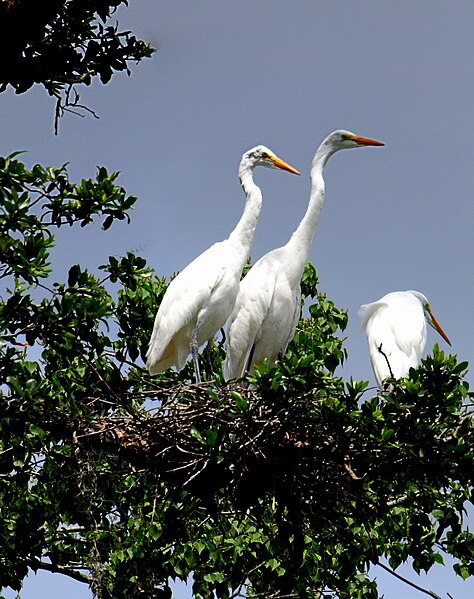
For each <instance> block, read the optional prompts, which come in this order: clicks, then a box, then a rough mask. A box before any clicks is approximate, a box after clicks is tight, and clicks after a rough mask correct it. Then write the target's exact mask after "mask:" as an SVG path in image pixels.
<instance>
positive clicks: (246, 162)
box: [240, 146, 300, 175]
mask: <svg viewBox="0 0 474 599" xmlns="http://www.w3.org/2000/svg"><path fill="white" fill-rule="evenodd" d="M240 165H241V169H242V168H244V169H250V170H253V169H254V168H255V167H256V166H265V167H266V168H278V169H282V170H284V171H288V172H289V173H294V174H295V175H299V174H300V173H299V172H298V171H297V170H296V169H295V168H293V167H292V166H290V165H289V164H288V163H286V162H285V161H284V160H282V159H281V158H278V156H276V154H274V153H273V152H272V151H271V150H269V149H268V148H267V147H265V146H255V148H252V149H251V150H248V151H247V152H245V154H244V155H243V156H242V161H241V163H240Z"/></svg>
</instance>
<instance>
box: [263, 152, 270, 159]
mask: <svg viewBox="0 0 474 599" xmlns="http://www.w3.org/2000/svg"><path fill="white" fill-rule="evenodd" d="M262 158H265V160H267V159H268V158H270V156H269V154H268V152H262Z"/></svg>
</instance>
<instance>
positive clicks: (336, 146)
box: [323, 129, 385, 152]
mask: <svg viewBox="0 0 474 599" xmlns="http://www.w3.org/2000/svg"><path fill="white" fill-rule="evenodd" d="M323 144H324V145H327V146H328V149H329V148H330V149H332V151H333V152H337V151H338V150H346V149H350V148H362V147H364V146H384V145H385V144H384V143H383V142H382V141H377V140H376V139H370V138H369V137H361V136H360V135H356V134H355V133H351V132H350V131H344V130H343V129H340V130H338V131H333V132H332V133H330V134H329V135H328V136H327V137H326V139H325V140H324V142H323Z"/></svg>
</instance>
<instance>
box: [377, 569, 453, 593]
mask: <svg viewBox="0 0 474 599" xmlns="http://www.w3.org/2000/svg"><path fill="white" fill-rule="evenodd" d="M377 566H380V568H382V569H383V570H385V571H386V572H388V573H389V574H391V575H392V576H395V578H398V579H399V580H401V581H402V582H404V583H406V584H408V585H409V586H411V587H413V588H414V589H416V590H417V591H420V592H421V593H425V595H429V596H430V597H433V598H434V599H442V597H440V596H439V595H437V594H436V593H434V592H433V591H430V590H428V589H424V588H423V587H420V586H418V585H417V584H415V583H414V582H411V580H408V578H404V577H403V576H401V575H400V574H398V573H397V572H395V570H392V568H389V567H388V566H386V565H385V564H381V563H378V564H377Z"/></svg>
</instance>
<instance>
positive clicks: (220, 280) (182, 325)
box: [147, 146, 299, 381]
mask: <svg viewBox="0 0 474 599" xmlns="http://www.w3.org/2000/svg"><path fill="white" fill-rule="evenodd" d="M257 166H265V167H268V168H278V169H283V170H287V171H289V172H291V173H296V174H299V173H298V171H297V170H296V169H294V168H293V167H292V166H290V165H289V164H287V163H286V162H284V161H283V160H281V159H280V158H278V157H277V156H276V155H275V154H274V153H273V152H272V151H271V150H269V149H268V148H266V147H265V146H256V147H255V148H252V149H251V150H248V151H247V152H245V154H244V155H243V156H242V160H241V162H240V167H239V178H240V182H241V185H242V188H243V190H244V192H245V194H246V196H247V200H246V203H245V208H244V212H243V214H242V217H241V218H240V220H239V222H238V223H237V226H236V227H235V229H234V230H233V231H232V233H231V234H230V236H229V237H228V238H227V239H225V240H224V241H220V242H218V243H215V244H214V245H213V246H211V247H210V248H209V249H207V250H206V251H205V252H204V253H202V254H201V255H200V256H198V257H197V258H195V260H193V261H192V262H191V263H190V264H189V265H188V266H186V268H185V269H184V270H182V271H181V272H180V273H179V274H178V275H177V276H176V277H175V278H174V279H173V280H172V281H171V283H170V284H169V286H168V289H167V290H166V293H165V295H164V297H163V301H162V302H161V305H160V307H159V309H158V313H157V315H156V318H155V324H154V327H153V333H152V335H151V340H150V344H149V347H148V352H147V367H148V370H149V372H150V374H158V373H160V372H163V371H164V370H166V369H167V368H170V367H171V366H176V368H177V369H178V370H181V369H182V368H183V367H184V365H185V364H186V359H187V357H188V355H189V353H192V354H193V359H194V366H195V371H196V379H197V380H198V381H199V380H200V374H199V365H198V360H197V353H198V349H199V347H200V346H201V345H202V344H203V343H205V342H206V341H208V340H209V339H211V338H212V337H213V336H214V335H215V334H216V332H217V331H218V330H219V329H220V328H221V327H223V326H224V324H225V322H226V320H227V318H228V317H229V315H230V313H231V311H232V308H233V307H234V303H235V298H236V297H237V292H238V289H239V281H240V277H241V274H242V268H243V266H244V264H245V261H246V260H247V257H248V254H249V249H250V245H251V243H252V239H253V234H254V231H255V227H256V225H257V220H258V217H259V215H260V210H261V206H262V193H261V191H260V188H259V187H258V186H257V185H256V184H255V183H254V181H253V177H252V174H253V170H254V168H255V167H257Z"/></svg>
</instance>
